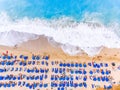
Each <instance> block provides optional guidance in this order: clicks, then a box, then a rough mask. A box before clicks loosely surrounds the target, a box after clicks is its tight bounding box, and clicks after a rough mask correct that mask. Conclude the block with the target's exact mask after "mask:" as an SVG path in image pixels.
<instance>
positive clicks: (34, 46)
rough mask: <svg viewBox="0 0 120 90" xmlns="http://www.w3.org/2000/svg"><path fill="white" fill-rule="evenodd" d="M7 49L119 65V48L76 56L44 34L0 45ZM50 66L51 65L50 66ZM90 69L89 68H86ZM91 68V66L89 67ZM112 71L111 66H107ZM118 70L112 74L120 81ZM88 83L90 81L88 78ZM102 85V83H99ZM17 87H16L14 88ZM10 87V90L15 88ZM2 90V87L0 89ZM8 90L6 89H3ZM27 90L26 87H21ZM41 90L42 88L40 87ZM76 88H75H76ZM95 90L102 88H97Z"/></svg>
mask: <svg viewBox="0 0 120 90" xmlns="http://www.w3.org/2000/svg"><path fill="white" fill-rule="evenodd" d="M5 51H9V53H12V54H13V55H21V54H23V55H27V56H29V57H31V56H32V54H35V55H49V56H50V61H62V62H78V63H79V62H86V63H87V62H97V63H99V62H107V63H108V64H111V63H112V62H115V63H116V64H118V65H119V62H120V61H119V60H120V49H108V48H105V47H104V48H103V50H102V51H101V52H100V54H99V55H96V56H94V57H89V56H88V55H87V54H85V53H83V54H82V55H80V54H78V55H76V56H70V55H68V54H65V53H64V52H63V51H62V49H61V48H60V47H56V46H53V45H52V44H50V43H49V42H48V39H47V38H46V37H45V36H40V37H39V39H36V40H29V41H27V42H24V43H21V44H19V45H17V46H16V47H7V46H0V53H2V52H5ZM51 67H52V66H51ZM87 69H88V70H90V69H89V68H87ZM91 69H92V68H91ZM109 69H110V70H111V71H112V67H110V68H109ZM115 73H116V74H115ZM119 74H120V72H114V73H113V74H112V76H113V77H114V78H115V79H116V81H118V82H119V81H120V78H119V77H118V76H117V75H119ZM88 83H91V82H90V81H89V80H88ZM101 85H102V84H101ZM116 86H118V85H114V87H113V89H112V90H120V89H119V86H118V87H116ZM16 89H18V88H16ZM16 89H12V90H16ZM21 89H22V88H19V89H18V90H21ZM0 90H4V89H0ZM5 90H8V89H5ZM22 90H27V89H22ZM40 90H43V89H40ZM48 90H50V89H48ZM53 90H54V89H53ZM76 90H77V89H76ZM82 90H92V89H90V88H88V89H84V88H83V89H82ZM96 90H104V89H102V88H97V89H96Z"/></svg>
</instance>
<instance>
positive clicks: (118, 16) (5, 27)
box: [0, 0, 120, 56]
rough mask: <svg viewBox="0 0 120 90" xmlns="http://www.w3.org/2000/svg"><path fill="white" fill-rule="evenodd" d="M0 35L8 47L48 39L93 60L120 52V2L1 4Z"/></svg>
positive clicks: (2, 0) (1, 0) (0, 0)
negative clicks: (113, 50) (111, 50)
mask: <svg viewBox="0 0 120 90" xmlns="http://www.w3.org/2000/svg"><path fill="white" fill-rule="evenodd" d="M12 31H14V34H13V35H11V34H12V33H11V32H12ZM5 32H6V33H7V35H4V34H5ZM20 32H21V33H22V34H23V33H25V34H26V33H27V35H25V34H23V35H24V38H25V40H24V38H22V36H21V34H20ZM0 35H1V36H0V44H1V45H7V46H14V45H15V44H17V43H19V42H18V41H20V43H21V42H23V41H26V40H29V39H32V38H36V37H38V36H39V35H45V36H48V37H52V38H53V39H54V41H56V42H58V43H61V48H62V49H63V50H64V52H66V53H68V54H70V55H75V54H77V53H81V52H82V51H84V52H86V53H87V54H88V55H90V56H93V55H96V54H98V53H99V52H100V51H101V49H102V48H103V47H108V48H120V0H114V1H113V0H105V1H103V0H94V1H93V0H64V1H63V0H52V1H51V0H19V1H18V0H0ZM35 35H36V36H35ZM16 36H18V37H19V38H18V39H15V40H14V38H13V37H16ZM20 37H21V38H20ZM3 39H4V40H3ZM10 39H11V40H12V41H11V42H8V41H9V40H10Z"/></svg>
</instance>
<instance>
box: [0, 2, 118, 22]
mask: <svg viewBox="0 0 120 90" xmlns="http://www.w3.org/2000/svg"><path fill="white" fill-rule="evenodd" d="M0 12H6V13H7V14H9V15H10V16H11V17H13V18H22V17H29V18H36V17H37V18H45V19H52V18H59V17H63V16H65V17H72V18H74V19H76V20H83V18H84V15H85V14H86V13H87V15H88V16H89V15H90V17H91V18H90V19H94V18H97V19H99V20H101V21H102V22H112V21H119V20H120V0H0ZM95 13H97V15H96V14H95ZM91 15H92V16H91Z"/></svg>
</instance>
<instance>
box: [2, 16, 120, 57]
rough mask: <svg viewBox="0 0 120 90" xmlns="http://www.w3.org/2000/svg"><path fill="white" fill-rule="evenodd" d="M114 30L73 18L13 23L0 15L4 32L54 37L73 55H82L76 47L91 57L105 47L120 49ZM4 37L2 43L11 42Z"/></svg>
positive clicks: (27, 20) (25, 20)
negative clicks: (76, 20)
mask: <svg viewBox="0 0 120 90" xmlns="http://www.w3.org/2000/svg"><path fill="white" fill-rule="evenodd" d="M110 29H112V28H108V27H105V26H104V25H102V24H101V23H96V22H92V23H91V22H87V23H83V22H81V23H77V22H75V21H74V20H73V19H69V18H64V17H63V18H62V19H54V20H44V19H28V18H23V19H19V20H16V21H13V20H11V18H10V17H9V16H7V15H6V14H1V15H0V32H5V31H11V30H14V31H19V32H26V33H31V34H37V35H46V36H49V37H52V38H53V39H54V40H55V41H56V42H58V43H62V44H63V45H62V49H63V50H64V51H65V52H67V53H69V54H71V55H75V54H77V53H79V52H80V50H78V49H76V47H79V48H81V49H82V50H84V51H85V52H86V53H87V54H88V55H91V56H93V55H96V54H98V53H99V52H100V50H101V47H102V46H105V47H108V48H120V38H119V37H118V36H117V35H116V33H115V32H114V31H112V30H110ZM22 34H23V33H22ZM23 35H24V34H23ZM11 36H12V35H11ZM24 36H26V35H24ZM28 36H29V35H28ZM14 37H16V36H14V35H13V37H12V39H11V40H14V39H15V38H14ZM2 38H4V40H6V41H1V42H7V38H8V37H7V36H6V37H5V36H4V37H1V39H0V40H2ZM9 38H10V37H9ZM26 38H28V39H31V38H34V36H32V37H31V36H30V37H26ZM26 38H22V39H20V37H19V38H18V39H17V38H16V40H15V41H14V43H13V42H9V43H4V45H9V44H10V45H12V44H16V43H19V42H18V41H20V42H23V41H24V39H26ZM15 42H16V43H15ZM0 44H1V43H0Z"/></svg>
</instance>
